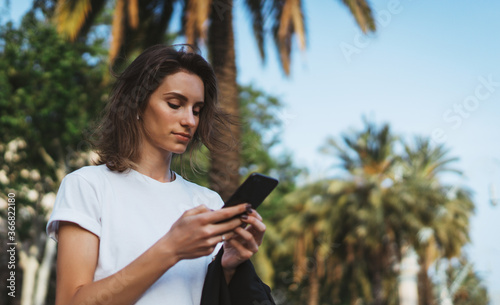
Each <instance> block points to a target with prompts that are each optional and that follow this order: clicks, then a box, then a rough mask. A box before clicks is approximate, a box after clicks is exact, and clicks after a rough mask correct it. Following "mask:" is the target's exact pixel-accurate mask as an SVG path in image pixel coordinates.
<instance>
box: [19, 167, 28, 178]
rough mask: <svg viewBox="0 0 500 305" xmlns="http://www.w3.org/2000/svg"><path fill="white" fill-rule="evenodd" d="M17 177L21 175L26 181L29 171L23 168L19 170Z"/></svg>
mask: <svg viewBox="0 0 500 305" xmlns="http://www.w3.org/2000/svg"><path fill="white" fill-rule="evenodd" d="M19 175H21V177H23V178H24V179H28V178H29V176H30V171H29V170H27V169H25V168H23V169H22V170H21V172H20V173H19Z"/></svg>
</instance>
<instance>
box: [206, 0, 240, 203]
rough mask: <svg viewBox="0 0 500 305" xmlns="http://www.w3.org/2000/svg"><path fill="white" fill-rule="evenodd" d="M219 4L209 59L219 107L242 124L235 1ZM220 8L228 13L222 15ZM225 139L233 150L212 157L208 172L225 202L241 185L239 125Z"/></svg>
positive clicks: (216, 10) (210, 29)
mask: <svg viewBox="0 0 500 305" xmlns="http://www.w3.org/2000/svg"><path fill="white" fill-rule="evenodd" d="M218 1H220V2H221V3H219V7H218V9H215V8H214V7H212V12H211V14H212V16H211V20H212V22H211V24H210V28H209V30H208V48H209V51H210V54H209V56H210V61H211V63H212V66H213V68H214V71H215V74H216V76H217V81H218V84H219V93H220V95H219V101H220V104H221V106H222V108H223V109H224V110H225V111H226V112H227V113H229V114H230V115H232V116H233V117H234V118H235V119H236V120H239V103H238V87H237V84H236V56H235V50H234V33H233V12H232V8H233V1H232V0H218ZM222 2H223V3H222ZM214 5H215V4H214ZM221 7H223V8H226V9H225V10H223V11H221V10H220V8H221ZM225 137H226V139H223V141H224V142H225V143H228V144H230V146H231V148H232V149H230V150H228V151H224V152H222V153H220V152H218V153H212V154H211V159H212V163H211V168H210V172H209V179H210V187H211V188H212V189H213V190H215V191H216V192H218V193H219V194H220V195H221V197H222V199H224V200H226V199H228V198H229V196H230V195H231V194H232V193H233V192H234V191H235V190H236V188H237V187H238V185H239V183H240V175H239V168H240V127H239V126H238V125H233V126H231V127H230V134H228V135H226V136H225Z"/></svg>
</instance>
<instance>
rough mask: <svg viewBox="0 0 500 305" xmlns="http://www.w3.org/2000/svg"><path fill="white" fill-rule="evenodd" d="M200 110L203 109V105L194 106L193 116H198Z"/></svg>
mask: <svg viewBox="0 0 500 305" xmlns="http://www.w3.org/2000/svg"><path fill="white" fill-rule="evenodd" d="M201 110H203V107H195V108H193V114H194V115H195V116H199V115H200V113H201Z"/></svg>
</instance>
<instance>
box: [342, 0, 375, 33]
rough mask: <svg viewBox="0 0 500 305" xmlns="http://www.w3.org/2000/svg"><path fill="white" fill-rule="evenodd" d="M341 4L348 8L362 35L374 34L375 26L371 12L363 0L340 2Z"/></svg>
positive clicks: (344, 0)
mask: <svg viewBox="0 0 500 305" xmlns="http://www.w3.org/2000/svg"><path fill="white" fill-rule="evenodd" d="M342 2H343V3H344V4H345V5H346V6H347V7H348V8H349V10H350V11H351V14H352V15H353V16H354V19H355V20H356V22H357V24H358V26H359V27H360V28H361V30H362V31H363V33H367V32H368V31H371V32H375V30H376V26H375V20H374V19H373V14H372V10H371V8H370V5H368V3H367V2H366V1H365V0H342Z"/></svg>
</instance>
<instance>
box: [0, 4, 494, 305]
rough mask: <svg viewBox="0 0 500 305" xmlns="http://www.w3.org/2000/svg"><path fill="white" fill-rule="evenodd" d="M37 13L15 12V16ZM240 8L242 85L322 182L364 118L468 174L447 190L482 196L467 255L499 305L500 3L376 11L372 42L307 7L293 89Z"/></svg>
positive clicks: (339, 9) (327, 8)
mask: <svg viewBox="0 0 500 305" xmlns="http://www.w3.org/2000/svg"><path fill="white" fill-rule="evenodd" d="M30 3H31V1H11V7H12V12H11V16H12V17H13V18H14V19H16V18H18V16H20V14H21V13H22V12H23V11H24V10H25V9H26V8H27V7H28V6H29V5H30ZM242 3H243V1H242V0H235V4H236V10H235V18H236V19H235V20H236V23H235V26H236V31H235V34H236V37H235V41H236V52H237V53H236V56H237V67H238V81H239V83H241V84H250V83H252V84H254V85H255V86H256V87H257V88H259V89H261V90H263V91H265V92H267V93H268V94H272V95H274V96H277V97H279V98H280V99H281V100H282V102H283V103H284V104H285V109H284V111H283V112H282V113H281V116H282V118H283V119H284V122H285V125H284V132H283V135H282V136H283V137H282V139H283V145H282V146H281V149H286V150H289V151H290V152H292V153H293V156H294V159H295V160H296V163H297V164H298V165H302V166H306V167H307V168H308V169H309V170H310V173H311V177H310V178H309V179H317V178H321V177H325V176H328V175H330V174H331V171H330V170H328V166H329V165H333V164H334V163H335V162H334V159H333V158H331V157H329V156H324V155H322V154H320V153H319V148H320V147H321V146H322V145H323V144H324V143H325V141H326V139H327V138H328V137H330V136H334V137H338V136H339V135H340V133H341V132H345V131H348V130H349V129H350V128H357V129H359V128H361V127H362V120H361V117H362V116H363V115H365V116H367V117H369V118H372V119H374V120H375V121H376V122H378V123H382V122H387V123H390V125H391V127H392V128H393V131H394V132H396V133H398V134H400V135H402V136H405V137H411V136H413V135H422V136H429V137H432V136H433V135H434V136H433V138H434V139H435V140H436V141H438V142H442V143H443V144H445V145H446V146H447V147H449V148H450V149H451V152H450V155H451V156H458V157H459V158H460V161H459V162H457V163H456V164H455V167H457V168H460V169H461V170H463V172H464V176H463V177H445V178H446V180H447V181H448V182H450V183H453V184H457V185H460V186H466V187H468V188H470V189H471V190H472V191H473V192H474V201H475V203H476V205H477V208H476V215H475V216H474V217H473V218H472V224H471V227H472V231H471V238H472V243H471V245H469V246H468V247H467V248H466V253H467V255H468V256H469V257H470V258H471V260H472V261H473V262H474V265H475V270H477V271H478V272H479V274H480V275H481V276H482V277H483V279H484V280H485V282H486V283H487V285H488V288H489V292H490V295H491V297H492V300H493V302H492V304H500V262H499V260H498V257H500V245H499V244H500V243H498V241H497V240H498V237H496V236H497V234H498V233H499V232H500V221H498V219H500V206H492V205H491V204H490V194H489V188H490V187H491V186H494V187H495V188H496V190H497V193H496V197H497V198H499V197H500V132H499V131H500V128H499V127H500V123H499V118H500V57H499V56H500V39H499V36H498V35H495V34H497V33H498V29H499V28H500V18H499V14H500V2H498V1H493V0H483V1H472V0H462V1H451V0H442V1H435V0H434V1H431V0H399V1H395V0H376V1H371V4H372V7H373V8H374V9H375V14H376V16H378V17H377V19H378V22H377V26H378V30H377V32H376V33H375V34H371V35H369V36H368V37H366V36H362V35H360V30H359V29H358V28H357V26H356V25H355V23H354V21H353V18H352V17H351V15H350V13H349V12H348V11H347V9H346V8H345V7H344V6H342V5H341V4H340V1H335V0H321V1H304V3H305V15H306V24H307V30H308V48H307V50H306V51H304V52H300V51H298V50H297V46H298V44H297V43H295V44H294V46H295V47H296V48H295V52H294V54H293V61H292V65H291V75H290V76H289V77H285V76H284V74H283V72H282V71H281V68H280V66H279V64H278V61H277V57H278V56H277V54H276V52H275V49H274V45H273V44H272V41H271V39H268V41H267V48H266V50H267V61H266V63H265V64H264V65H262V64H260V58H259V57H258V52H257V47H256V44H255V42H254V40H253V36H252V34H251V31H250V29H251V28H250V24H249V23H248V20H249V17H248V15H247V14H246V12H245V11H244V10H242V5H241V4H242ZM3 4H4V3H2V8H4V5H3ZM343 50H344V51H343ZM347 51H351V53H348V52H347Z"/></svg>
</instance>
